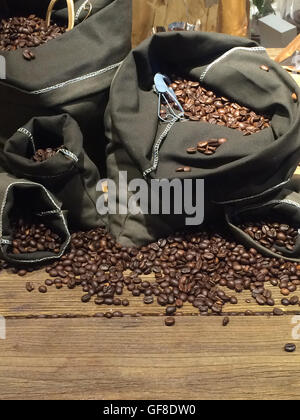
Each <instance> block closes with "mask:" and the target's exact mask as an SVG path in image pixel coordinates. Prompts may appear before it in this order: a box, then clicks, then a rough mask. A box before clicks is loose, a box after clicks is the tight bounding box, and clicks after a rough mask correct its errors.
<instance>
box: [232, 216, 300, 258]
mask: <svg viewBox="0 0 300 420" xmlns="http://www.w3.org/2000/svg"><path fill="white" fill-rule="evenodd" d="M240 228H241V229H242V230H243V231H244V232H245V233H247V235H249V236H250V237H251V238H252V239H254V240H255V241H257V242H259V243H260V244H261V245H263V246H265V247H266V248H268V249H271V250H272V251H274V252H277V253H278V250H277V249H276V248H274V246H275V245H277V246H279V247H282V248H286V249H287V250H288V251H293V250H294V247H295V244H296V240H297V236H298V229H296V228H295V227H292V226H289V225H287V224H281V223H272V222H264V221H260V222H247V223H243V224H242V225H240Z"/></svg>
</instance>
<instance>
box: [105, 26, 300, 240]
mask: <svg viewBox="0 0 300 420" xmlns="http://www.w3.org/2000/svg"><path fill="white" fill-rule="evenodd" d="M262 65H264V66H268V67H269V69H270V70H269V71H268V72H266V71H263V70H262V69H261V66H262ZM158 72H159V73H162V74H166V75H169V76H171V75H172V74H175V75H177V76H185V77H186V78H187V79H189V78H190V79H194V80H196V81H200V82H201V83H202V84H203V85H204V86H206V87H207V86H208V87H209V88H210V89H211V90H214V91H216V92H219V94H220V96H221V95H223V96H226V97H228V98H230V99H232V100H234V101H236V102H237V103H239V104H241V105H244V106H247V107H249V108H250V109H252V110H254V111H256V112H258V113H259V114H267V115H268V114H271V115H272V118H271V127H270V128H266V129H264V130H263V131H261V132H259V133H257V134H253V135H251V136H248V137H245V136H244V135H243V133H241V132H240V131H237V130H233V129H230V128H227V127H221V126H217V125H212V124H209V123H206V122H193V121H176V122H174V123H171V124H168V125H167V124H165V123H162V122H160V120H159V119H158V112H157V110H158V95H157V94H156V93H155V92H154V90H153V84H154V76H155V74H156V73H158ZM293 93H296V95H297V96H298V97H299V95H300V93H299V88H298V86H297V85H296V83H295V82H294V81H293V79H292V78H291V77H290V75H289V74H288V73H287V72H286V71H285V70H283V69H282V68H281V67H280V66H279V65H278V64H276V63H275V62H273V61H272V60H271V59H270V58H269V57H268V55H267V53H266V51H265V49H264V48H262V47H259V46H258V45H257V44H256V43H255V42H253V41H250V40H247V39H242V38H236V37H230V36H226V35H221V34H207V33H197V32H194V33H188V32H180V33H167V34H157V35H154V36H153V37H152V38H150V39H148V40H146V41H145V42H144V43H143V44H141V45H140V46H139V47H137V48H136V49H135V50H133V51H132V52H131V53H130V54H129V56H128V57H127V58H126V60H125V61H124V63H123V64H122V65H121V67H120V68H119V70H118V73H117V75H116V77H115V79H114V81H113V83H112V87H111V94H110V101H109V106H108V109H107V114H106V133H107V137H108V139H109V141H110V144H109V146H108V148H107V154H108V158H107V164H108V166H109V172H108V176H109V178H112V179H114V180H116V181H117V177H118V171H120V170H127V171H128V179H129V180H130V179H132V178H137V177H142V176H144V177H145V179H148V181H149V180H151V179H164V178H166V179H173V178H180V179H186V178H192V179H194V180H196V179H204V180H205V204H206V207H207V208H208V209H209V210H208V211H206V218H207V219H208V218H213V216H216V215H220V213H216V212H215V210H216V208H217V207H215V206H216V205H218V206H219V209H220V211H221V210H222V207H223V206H224V205H226V204H228V203H230V202H237V203H244V202H247V201H248V200H250V199H253V198H255V197H257V196H261V197H263V196H264V194H267V193H268V192H270V191H273V190H280V189H281V188H283V186H284V185H285V183H287V182H288V181H289V179H290V178H291V176H292V174H293V173H294V170H295V167H296V166H297V163H298V161H299V158H300V131H299V130H300V112H299V101H294V100H293V98H292V94H293ZM221 137H225V138H228V140H229V141H228V142H227V143H226V144H225V145H223V146H222V147H221V148H220V149H219V150H218V152H217V153H216V154H215V155H213V156H209V157H207V156H204V155H201V154H196V155H187V153H186V149H187V147H190V146H191V145H194V144H195V143H196V142H197V141H199V140H206V139H210V138H221ZM184 165H188V166H190V167H191V168H192V172H191V173H176V172H175V170H176V168H178V167H180V166H184ZM191 199H192V198H191ZM184 219H185V218H184V217H180V216H178V217H173V215H171V217H169V218H162V217H159V216H155V217H153V216H151V217H148V216H146V215H137V216H133V215H127V216H122V215H111V216H110V229H111V232H112V233H113V235H114V236H116V237H117V239H118V240H119V241H120V242H121V243H124V244H127V245H129V244H139V245H141V244H144V243H147V242H149V241H151V240H153V239H155V238H157V237H158V236H162V235H164V234H168V233H169V232H170V231H176V230H178V229H182V228H184Z"/></svg>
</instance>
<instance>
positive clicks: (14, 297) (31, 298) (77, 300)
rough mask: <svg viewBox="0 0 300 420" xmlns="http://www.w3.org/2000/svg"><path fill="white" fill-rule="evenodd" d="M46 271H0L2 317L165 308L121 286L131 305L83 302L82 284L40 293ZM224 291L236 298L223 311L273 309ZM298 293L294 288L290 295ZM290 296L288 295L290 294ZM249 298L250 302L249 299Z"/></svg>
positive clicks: (290, 309) (160, 310)
mask: <svg viewBox="0 0 300 420" xmlns="http://www.w3.org/2000/svg"><path fill="white" fill-rule="evenodd" d="M46 278H49V277H47V274H46V273H44V272H43V271H40V272H37V273H33V274H30V275H28V276H25V277H19V276H16V275H11V274H4V273H2V274H1V275H0V284H1V294H0V315H2V316H5V317H28V316H38V315H64V314H69V315H70V316H71V315H72V316H86V317H88V316H93V315H95V314H96V313H98V312H109V311H122V312H123V313H124V314H131V315H133V314H136V313H137V312H138V313H141V314H144V315H161V314H164V312H165V309H164V308H163V307H162V306H160V305H158V304H153V305H146V304H144V302H143V296H142V295H141V296H140V297H133V296H132V295H131V294H130V293H129V292H127V290H125V289H124V295H122V296H121V297H120V298H121V299H126V298H127V299H129V300H130V305H129V306H128V307H124V306H113V307H111V306H107V305H101V306H97V305H95V304H94V302H93V301H90V302H89V303H82V302H81V296H82V295H83V293H82V291H81V288H77V289H75V290H69V289H68V288H67V287H66V286H64V288H63V289H60V290H56V288H55V287H54V286H52V287H49V288H48V293H46V294H42V293H39V292H38V290H37V289H38V286H39V285H41V284H43V281H42V280H43V279H44V280H45V279H46ZM142 278H143V279H147V280H148V281H154V278H153V276H142ZM29 280H30V281H32V282H33V283H34V285H35V287H36V289H35V291H34V292H32V293H28V292H27V290H26V289H25V283H26V282H27V281H29ZM267 288H268V289H270V290H271V291H272V293H273V298H274V299H275V302H276V306H277V307H280V308H281V309H283V310H285V311H286V312H291V313H299V314H300V307H299V306H298V305H297V306H289V307H284V306H282V305H281V299H282V298H283V296H282V295H281V294H280V291H279V288H278V287H274V286H271V285H267ZM224 291H225V292H226V293H227V294H228V295H230V296H236V297H237V298H238V304H237V305H230V304H227V305H225V306H224V312H225V313H232V312H236V313H244V312H245V311H246V310H250V311H253V312H263V313H272V311H273V308H272V307H270V306H258V305H257V303H256V302H255V301H254V299H253V298H252V297H251V293H250V291H243V293H239V294H236V293H235V292H232V291H230V290H228V289H227V288H224ZM293 295H297V292H295V293H293V294H291V296H293ZM291 296H290V297H291ZM248 300H250V303H249V302H248ZM178 312H180V313H183V314H190V315H191V314H193V315H198V313H199V312H198V311H197V309H196V308H194V307H193V306H192V305H191V304H189V303H186V304H185V305H184V307H183V308H181V309H179V310H178Z"/></svg>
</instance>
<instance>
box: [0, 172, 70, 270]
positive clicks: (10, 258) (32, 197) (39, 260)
mask: <svg viewBox="0 0 300 420" xmlns="http://www.w3.org/2000/svg"><path fill="white" fill-rule="evenodd" d="M0 205H1V213H0V255H1V258H4V260H5V261H7V262H9V263H12V264H13V265H14V266H15V265H26V264H31V265H32V264H43V263H47V262H49V261H51V260H53V259H58V258H60V257H61V256H62V255H63V254H64V253H65V251H66V249H67V247H68V245H69V243H70V238H71V236H70V233H69V230H68V225H67V221H66V218H65V215H64V213H63V212H62V210H61V205H60V203H59V202H58V201H57V200H56V199H55V198H54V197H53V196H52V194H51V193H50V192H49V191H48V190H47V189H46V188H45V187H44V186H42V185H40V184H37V183H35V182H31V181H27V180H25V179H17V178H15V177H13V176H11V175H8V174H6V173H1V174H0ZM26 216H31V217H32V216H34V217H35V218H36V220H38V221H39V223H44V224H45V225H46V226H47V227H49V228H50V229H51V230H52V231H53V232H55V233H56V234H58V235H59V236H60V238H61V245H60V250H59V253H54V252H48V251H47V252H46V251H45V252H44V251H43V252H41V251H37V252H33V253H27V254H26V253H24V254H13V253H12V251H11V245H12V240H13V222H14V220H15V219H16V218H19V217H21V218H22V217H26Z"/></svg>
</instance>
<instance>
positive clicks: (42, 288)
mask: <svg viewBox="0 0 300 420" xmlns="http://www.w3.org/2000/svg"><path fill="white" fill-rule="evenodd" d="M39 292H40V293H47V292H48V289H47V287H46V286H40V287H39Z"/></svg>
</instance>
